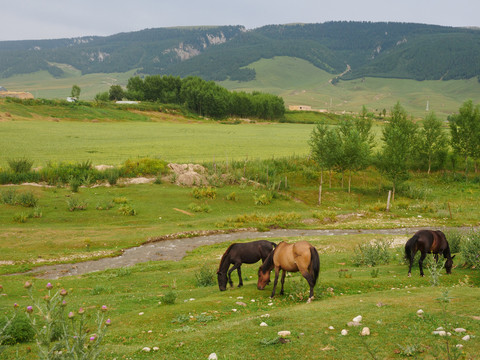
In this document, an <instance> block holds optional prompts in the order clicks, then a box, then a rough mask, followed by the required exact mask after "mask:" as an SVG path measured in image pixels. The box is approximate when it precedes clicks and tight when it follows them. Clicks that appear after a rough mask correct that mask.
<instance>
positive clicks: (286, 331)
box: [277, 330, 290, 338]
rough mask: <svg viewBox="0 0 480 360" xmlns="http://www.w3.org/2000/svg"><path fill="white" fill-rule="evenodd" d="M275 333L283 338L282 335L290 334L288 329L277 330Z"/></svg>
mask: <svg viewBox="0 0 480 360" xmlns="http://www.w3.org/2000/svg"><path fill="white" fill-rule="evenodd" d="M277 335H278V336H280V337H282V338H284V337H287V336H290V331H288V330H283V331H279V332H278V333H277Z"/></svg>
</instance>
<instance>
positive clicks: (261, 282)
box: [257, 266, 270, 290]
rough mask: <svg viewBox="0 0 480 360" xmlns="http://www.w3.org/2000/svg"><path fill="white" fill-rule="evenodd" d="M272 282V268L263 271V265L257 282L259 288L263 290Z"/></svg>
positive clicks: (259, 270)
mask: <svg viewBox="0 0 480 360" xmlns="http://www.w3.org/2000/svg"><path fill="white" fill-rule="evenodd" d="M269 283H270V270H266V271H265V272H264V271H262V267H261V266H260V269H258V282H257V289H258V290H263V289H265V286H267V285H268V284H269Z"/></svg>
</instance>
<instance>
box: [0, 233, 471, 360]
mask: <svg viewBox="0 0 480 360" xmlns="http://www.w3.org/2000/svg"><path fill="white" fill-rule="evenodd" d="M402 238H404V239H407V236H403V237H402ZM273 240H274V241H277V242H279V241H282V240H289V241H297V240H298V239H296V238H292V239H284V238H278V239H273ZM307 240H308V241H310V242H311V243H312V244H313V245H315V246H316V248H317V249H319V253H320V261H321V273H320V277H319V281H318V282H317V286H316V288H315V295H316V296H315V300H314V301H313V302H312V303H310V304H306V303H305V302H306V298H307V296H308V295H307V294H308V292H307V290H308V289H307V284H306V281H305V280H304V279H303V278H302V277H301V276H300V275H299V274H298V273H296V274H292V276H288V277H287V278H286V281H285V294H284V295H279V294H278V292H277V295H276V297H275V298H274V299H270V298H269V295H270V292H271V289H272V285H269V286H267V288H266V289H265V290H264V291H259V290H257V289H256V272H257V265H244V266H243V268H242V270H243V277H244V287H242V288H236V287H234V288H229V289H228V290H227V291H225V292H220V291H219V290H218V287H217V286H216V285H211V286H207V287H201V286H199V285H198V284H197V282H196V274H198V273H199V271H200V269H201V268H204V269H210V270H211V271H213V269H215V268H216V267H217V266H218V261H219V258H220V256H221V255H222V254H223V252H224V251H225V249H226V247H227V246H228V245H229V244H228V243H224V244H217V245H211V246H204V247H201V248H198V249H196V250H194V251H192V252H190V253H189V254H188V256H187V257H185V258H184V259H183V260H181V261H179V262H170V261H164V262H152V263H145V264H141V265H137V266H134V267H132V268H127V269H114V270H107V271H103V272H98V273H92V274H88V275H84V276H75V277H67V278H61V279H59V280H55V281H52V283H53V285H54V290H56V289H60V288H65V289H67V290H68V291H69V295H68V296H67V297H66V299H67V305H66V306H67V311H74V312H76V310H77V309H78V308H79V307H84V308H86V311H87V315H90V316H92V317H94V314H95V312H96V311H98V310H99V308H100V306H102V305H107V307H108V309H109V310H108V317H109V318H111V320H112V325H111V326H110V327H109V330H108V333H107V335H106V337H105V338H104V349H105V352H104V354H103V355H102V356H101V357H100V358H105V359H114V358H117V359H119V358H123V357H125V358H128V359H152V358H155V359H206V358H207V357H208V356H209V354H210V353H213V352H215V353H216V354H217V356H218V358H219V359H245V358H246V357H249V358H273V357H277V358H282V359H290V358H291V359H295V358H303V359H345V358H349V359H366V358H376V359H398V358H406V357H408V356H412V355H413V356H414V357H420V358H428V359H429V358H442V359H443V358H447V350H446V349H447V346H448V354H449V355H450V356H453V355H454V354H455V355H460V356H461V358H466V359H473V358H475V357H476V354H478V351H479V350H480V345H479V343H478V340H477V338H476V337H474V338H473V339H472V340H470V341H463V340H461V338H462V337H463V336H464V335H465V333H455V332H454V330H453V329H455V328H460V327H461V328H465V329H467V333H468V334H469V335H473V336H477V337H478V334H479V331H480V322H479V320H478V315H479V313H478V301H479V300H480V293H479V291H478V285H479V284H480V282H479V280H478V275H477V274H475V271H472V270H468V269H462V268H457V269H454V271H453V274H452V275H450V276H446V275H445V274H444V272H443V276H441V277H440V286H437V287H432V285H431V282H430V280H431V279H430V277H429V276H428V275H427V276H426V277H425V278H421V277H419V276H418V268H414V274H413V276H412V277H411V278H408V277H407V274H406V271H407V268H406V265H405V264H403V263H402V260H401V258H402V256H403V255H402V248H401V247H395V248H393V249H392V250H391V252H390V254H391V261H390V264H388V265H381V266H378V267H375V268H374V269H375V270H377V271H378V274H376V275H374V274H373V272H372V270H374V269H372V268H363V267H360V268H357V267H353V266H352V264H351V257H352V255H353V253H354V249H355V247H356V246H357V245H358V244H361V243H365V242H369V241H373V240H391V239H390V238H389V237H388V236H382V235H379V236H373V235H368V236H366V235H351V236H336V237H332V236H320V237H315V238H308V239H307ZM26 280H31V278H29V277H28V276H15V277H3V278H2V285H3V288H4V289H3V292H4V293H5V294H6V295H5V296H2V297H1V298H0V304H1V306H2V312H4V311H5V310H3V309H8V308H11V307H12V304H13V302H17V303H18V304H19V306H20V307H19V309H20V310H23V309H25V308H26V306H28V305H30V301H29V300H28V299H26V298H25V297H24V295H25V294H26V291H25V289H23V288H22V286H23V283H24V281H26ZM233 280H234V283H235V286H236V284H237V283H238V278H237V275H236V273H235V274H234V276H233ZM33 282H34V290H33V293H34V295H35V296H36V297H37V298H41V297H43V296H44V295H45V294H46V290H45V284H46V283H47V281H46V280H34V281H33ZM445 290H446V291H448V296H449V297H450V298H451V300H450V302H449V303H447V304H446V309H444V308H443V305H442V302H441V301H439V300H437V299H439V298H442V293H443V292H444V291H445ZM172 291H173V292H174V293H175V294H176V295H177V299H176V301H175V303H174V304H173V305H168V304H166V303H165V301H164V298H165V296H166V295H167V293H169V292H172ZM419 309H422V310H423V311H424V316H423V317H422V318H420V317H418V316H417V315H416V312H417V310H419ZM7 312H8V311H7ZM357 315H362V316H363V320H362V325H361V326H360V327H349V326H348V325H347V323H348V322H350V321H352V319H353V318H354V317H356V316H357ZM77 316H78V315H77ZM262 322H265V323H266V324H267V325H268V326H263V327H261V326H260V323H262ZM330 326H331V327H333V329H330V328H329V327H330ZM364 326H367V327H369V328H370V331H371V335H370V336H368V337H365V338H363V337H361V336H360V335H359V333H360V331H361V329H362V328H363V327H364ZM440 326H442V327H443V328H445V329H446V331H449V332H451V333H452V336H449V337H440V336H438V335H433V334H432V331H433V330H435V329H437V328H438V327H440ZM342 329H347V330H348V332H349V333H348V335H347V336H341V335H340V332H341V330H342ZM92 330H93V329H92ZM282 330H288V331H290V332H291V336H289V337H288V340H290V341H289V342H287V343H285V344H282V343H279V342H275V340H276V339H277V338H278V336H277V332H278V331H282ZM93 331H94V330H93ZM456 344H462V345H463V346H464V347H463V349H461V350H458V349H457V348H456V347H455V345H456ZM144 347H150V348H153V347H158V348H159V350H157V351H151V352H148V353H147V352H144V351H142V349H143V348H144ZM30 348H31V349H32V350H33V351H32V352H29V349H30ZM16 351H18V353H19V354H20V355H22V356H23V355H25V356H26V358H27V359H34V358H36V354H35V346H34V345H33V344H26V345H20V346H17V347H8V348H7V349H6V350H5V352H4V353H3V356H4V358H12V356H14V354H15V352H16Z"/></svg>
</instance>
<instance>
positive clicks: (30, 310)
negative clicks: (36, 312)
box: [27, 306, 33, 314]
mask: <svg viewBox="0 0 480 360" xmlns="http://www.w3.org/2000/svg"><path fill="white" fill-rule="evenodd" d="M32 312H33V307H32V306H27V313H29V314H31V313H32Z"/></svg>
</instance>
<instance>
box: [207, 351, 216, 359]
mask: <svg viewBox="0 0 480 360" xmlns="http://www.w3.org/2000/svg"><path fill="white" fill-rule="evenodd" d="M217 359H218V357H217V354H215V353H211V354H210V355H208V360H217Z"/></svg>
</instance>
